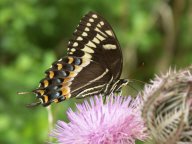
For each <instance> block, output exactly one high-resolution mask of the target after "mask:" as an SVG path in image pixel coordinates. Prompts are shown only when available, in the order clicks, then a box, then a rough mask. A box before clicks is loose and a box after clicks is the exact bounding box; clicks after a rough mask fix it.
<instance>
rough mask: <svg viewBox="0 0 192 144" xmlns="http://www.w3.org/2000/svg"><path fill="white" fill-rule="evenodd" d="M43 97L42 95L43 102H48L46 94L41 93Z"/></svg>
mask: <svg viewBox="0 0 192 144" xmlns="http://www.w3.org/2000/svg"><path fill="white" fill-rule="evenodd" d="M43 97H44V101H45V103H47V102H48V96H47V95H43Z"/></svg>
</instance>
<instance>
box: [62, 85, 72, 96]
mask: <svg viewBox="0 0 192 144" xmlns="http://www.w3.org/2000/svg"><path fill="white" fill-rule="evenodd" d="M61 91H62V95H64V96H65V95H67V94H69V93H70V88H69V87H64V88H62V89H61Z"/></svg>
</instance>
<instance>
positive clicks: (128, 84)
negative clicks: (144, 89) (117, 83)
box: [127, 84, 139, 93]
mask: <svg viewBox="0 0 192 144" xmlns="http://www.w3.org/2000/svg"><path fill="white" fill-rule="evenodd" d="M127 85H128V86H129V87H131V88H132V89H134V90H135V91H136V92H137V93H138V92H139V91H138V90H137V89H136V88H135V87H133V86H132V85H130V84H127Z"/></svg>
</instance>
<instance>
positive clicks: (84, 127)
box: [51, 96, 147, 144]
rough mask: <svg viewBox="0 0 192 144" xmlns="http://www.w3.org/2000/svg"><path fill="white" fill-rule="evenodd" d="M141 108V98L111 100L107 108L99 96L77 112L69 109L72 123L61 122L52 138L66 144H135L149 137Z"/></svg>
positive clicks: (78, 108) (114, 98) (85, 103)
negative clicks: (136, 141) (137, 140)
mask: <svg viewBox="0 0 192 144" xmlns="http://www.w3.org/2000/svg"><path fill="white" fill-rule="evenodd" d="M140 105H141V99H140V98H139V97H138V98H136V99H135V100H133V99H132V98H131V97H121V96H115V97H113V96H111V98H109V100H108V101H107V102H106V103H105V104H104V103H103V100H102V96H99V97H97V96H95V97H94V98H90V100H89V101H84V103H83V104H76V107H77V111H76V112H73V111H72V110H71V109H69V110H68V112H67V116H68V118H69V121H70V122H69V123H66V122H64V121H58V122H57V125H56V128H55V129H54V130H53V131H52V132H51V136H52V137H55V138H56V139H57V142H58V143H64V144H134V143H135V139H139V140H144V139H145V138H146V137H147V135H146V133H145V127H144V123H143V120H142V118H141V111H140V107H139V106H140Z"/></svg>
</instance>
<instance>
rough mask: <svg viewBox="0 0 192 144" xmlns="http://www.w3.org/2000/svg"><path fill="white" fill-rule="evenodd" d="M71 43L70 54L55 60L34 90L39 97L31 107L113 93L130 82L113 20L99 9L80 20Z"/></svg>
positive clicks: (69, 46) (68, 52) (69, 45)
mask: <svg viewBox="0 0 192 144" xmlns="http://www.w3.org/2000/svg"><path fill="white" fill-rule="evenodd" d="M67 47H68V49H67V56H65V57H63V58H61V59H59V60H57V61H55V62H53V63H52V65H51V67H50V68H49V69H47V70H46V71H45V74H46V76H45V78H43V79H42V80H41V81H40V82H39V83H40V84H39V87H38V88H37V89H35V90H33V91H32V92H33V93H35V94H36V98H37V99H39V101H38V102H35V103H31V104H29V105H28V106H29V107H32V106H36V105H40V104H42V105H43V106H45V107H46V106H48V105H50V104H51V103H53V102H55V103H58V102H61V101H64V100H66V99H69V98H72V97H76V98H84V97H88V96H93V95H97V94H104V95H109V94H111V93H115V92H119V91H121V88H122V87H123V86H124V85H127V84H128V80H127V79H120V76H121V72H122V65H123V59H122V51H121V48H120V45H119V42H118V40H117V38H116V36H115V33H114V31H113V29H112V27H111V26H110V25H109V23H108V22H107V21H106V20H105V19H104V18H102V17H101V16H99V15H98V14H97V13H95V12H89V13H88V14H86V15H85V16H84V17H83V18H82V19H81V20H80V23H79V25H78V26H77V28H76V30H75V32H74V33H73V38H72V39H71V40H69V42H68V46H67Z"/></svg>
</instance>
